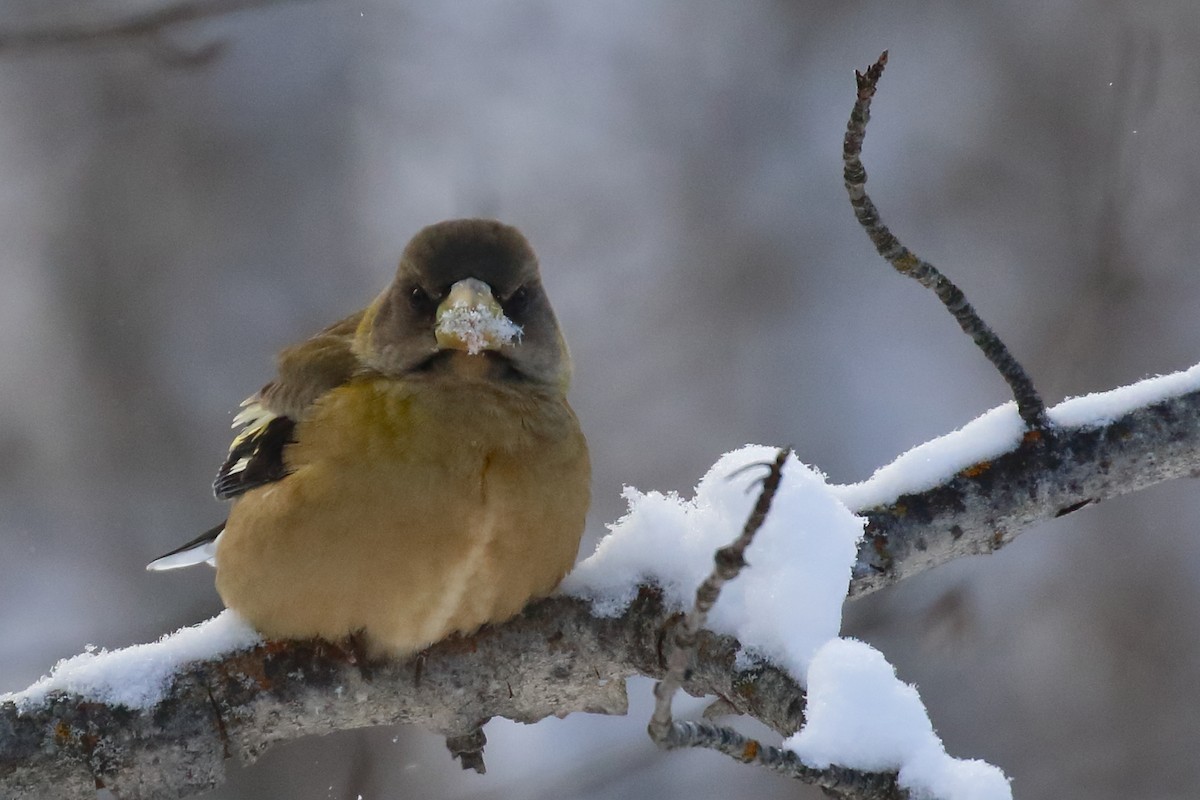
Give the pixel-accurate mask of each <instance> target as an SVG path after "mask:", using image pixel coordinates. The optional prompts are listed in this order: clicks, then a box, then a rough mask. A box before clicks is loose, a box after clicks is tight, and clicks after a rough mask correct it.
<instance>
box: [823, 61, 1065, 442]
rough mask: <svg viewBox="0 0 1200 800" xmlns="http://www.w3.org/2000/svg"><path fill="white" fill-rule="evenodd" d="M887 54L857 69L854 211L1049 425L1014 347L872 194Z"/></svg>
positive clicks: (848, 173) (1040, 425) (850, 180)
mask: <svg viewBox="0 0 1200 800" xmlns="http://www.w3.org/2000/svg"><path fill="white" fill-rule="evenodd" d="M887 55H888V54H887V51H886V50H885V51H884V52H883V54H882V55H881V56H879V60H878V61H876V62H875V63H874V64H872V65H871V66H870V67H868V68H867V71H866V73H862V72H857V71H856V72H855V73H854V76H855V78H856V80H857V81H858V99H857V101H856V102H855V103H854V110H853V111H851V112H850V122H849V124H848V125H847V126H846V138H845V140H844V141H843V145H842V161H843V163H844V164H845V170H844V173H843V174H844V176H845V180H846V192H847V193H848V194H849V195H850V205H851V206H852V207H853V209H854V216H855V217H856V218H857V219H858V223H859V224H860V225H862V227H863V229H864V230H865V231H866V232H867V236H869V237H870V238H871V243H872V244H874V245H875V249H876V250H877V251H878V252H879V255H881V256H883V257H884V258H885V259H887V261H888V263H890V264H891V265H892V266H893V267H895V269H896V271H897V272H899V273H900V274H902V275H907V276H909V277H910V278H913V279H914V280H916V281H917V282H918V283H920V284H921V285H922V286H924V287H925V288H927V289H931V290H933V292H934V293H935V294H936V295H937V296H938V299H939V300H941V301H942V304H943V305H945V306H946V308H947V309H948V310H949V311H950V313H951V314H952V315H953V316H954V319H955V320H956V321H957V322H958V324H959V327H961V328H962V329H963V332H964V333H966V334H967V335H968V336H970V337H971V340H972V341H973V342H975V345H976V346H977V347H978V348H979V349H980V350H982V351H983V354H984V355H985V356H987V359H988V361H990V362H992V366H994V367H995V368H996V369H997V370H999V372H1000V375H1001V376H1002V377H1003V378H1004V380H1005V381H1006V382H1007V383H1008V385H1009V388H1010V389H1012V393H1013V397H1015V398H1016V400H1017V410H1018V411H1019V412H1020V414H1021V419H1023V420H1024V421H1025V424H1026V425H1027V426H1029V427H1030V428H1031V429H1033V430H1038V431H1043V432H1046V431H1049V428H1050V419H1049V417H1047V416H1046V406H1045V404H1044V403H1043V402H1042V398H1041V397H1040V396H1039V395H1038V393H1037V390H1036V389H1035V388H1034V386H1033V381H1031V380H1030V378H1029V376H1028V375H1027V374H1026V372H1025V369H1024V368H1023V367H1022V366H1021V365H1020V363H1018V362H1017V360H1016V359H1015V358H1014V357H1013V355H1012V353H1010V352H1009V350H1008V347H1006V346H1005V344H1004V342H1002V341H1001V340H1000V337H998V336H997V335H996V334H995V332H993V331H992V329H991V328H990V327H988V325H987V323H986V322H984V321H983V319H982V318H980V316H979V314H978V313H977V312H976V311H975V309H974V308H972V307H971V304H970V303H968V302H967V298H966V296H965V295H963V293H962V290H961V289H959V288H958V287H957V286H955V285H954V283H953V282H951V281H950V279H949V278H947V277H946V276H945V275H943V274H942V273H941V272H940V271H938V269H937V268H936V267H934V266H933V265H932V264H930V263H929V262H928V261H925V260H924V259H922V258H918V257H917V255H916V254H915V253H913V252H912V251H911V250H909V249H908V248H907V247H905V246H904V245H902V244H901V243H900V240H899V239H897V238H896V236H895V235H894V234H893V233H892V232H891V231H890V230H889V229H888V227H887V226H886V225H885V224H884V223H883V220H882V219H880V216H879V210H878V209H877V208H876V207H875V204H874V203H873V202H872V201H871V198H870V197H868V196H867V190H866V184H867V171H866V169H865V168H864V167H863V163H862V160H861V158H860V156H861V154H862V143H863V137H864V136H865V135H866V130H867V122H869V121H870V118H871V99H872V98H874V96H875V87H876V85H877V84H878V83H879V79H880V78H881V77H882V76H883V68H884V67H885V66H886V65H887Z"/></svg>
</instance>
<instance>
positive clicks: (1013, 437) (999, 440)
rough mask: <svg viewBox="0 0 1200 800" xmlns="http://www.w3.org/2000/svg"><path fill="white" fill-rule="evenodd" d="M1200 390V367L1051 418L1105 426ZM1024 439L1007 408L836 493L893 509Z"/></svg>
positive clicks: (856, 503) (1012, 408) (1061, 407)
mask: <svg viewBox="0 0 1200 800" xmlns="http://www.w3.org/2000/svg"><path fill="white" fill-rule="evenodd" d="M1196 389H1200V364H1197V365H1196V366H1194V367H1192V368H1191V369H1187V370H1184V371H1182V372H1175V373H1172V374H1170V375H1159V376H1156V377H1153V378H1147V379H1145V380H1142V381H1138V382H1137V383H1134V384H1130V385H1129V386H1121V387H1118V388H1116V389H1112V390H1110V391H1107V392H1096V393H1094V394H1088V395H1084V396H1082V397H1073V398H1070V399H1068V400H1064V401H1063V402H1061V403H1059V404H1058V405H1057V406H1055V407H1054V408H1051V409H1049V411H1048V412H1047V413H1048V414H1049V416H1050V421H1051V422H1052V423H1054V424H1055V425H1057V426H1060V427H1063V428H1090V427H1096V426H1099V425H1105V424H1107V423H1109V422H1111V421H1112V420H1114V419H1116V418H1117V417H1120V416H1121V415H1123V414H1127V413H1129V412H1130V411H1132V410H1133V409H1135V408H1138V407H1139V406H1145V405H1150V404H1153V403H1156V402H1159V401H1162V400H1165V399H1167V398H1169V397H1176V396H1178V395H1181V394H1185V393H1187V392H1191V391H1195V390H1196ZM1024 433H1025V426H1024V423H1023V422H1022V421H1021V418H1020V416H1018V414H1017V404H1016V403H1014V402H1008V403H1005V404H1004V405H1002V406H998V407H996V408H993V409H992V410H990V411H987V412H985V413H983V414H982V415H980V416H979V417H976V418H975V419H974V420H972V421H971V422H969V423H967V424H966V425H964V426H963V427H961V428H959V429H958V430H956V431H954V432H953V433H948V434H946V435H945V436H939V437H938V438H936V439H931V440H930V441H928V442H925V443H923V444H919V445H917V446H916V447H914V448H912V449H911V450H909V451H907V452H905V453H902V454H901V455H900V456H898V457H897V458H896V460H894V461H892V463H890V464H888V465H886V466H883V467H880V468H879V469H878V470H876V471H875V474H874V475H872V476H871V477H870V478H868V479H867V480H865V481H861V482H859V483H851V484H847V485H844V486H835V487H833V492H834V494H836V495H837V497H838V498H839V499H840V500H841V501H842V502H843V503H845V504H846V505H847V506H849V507H850V508H853V509H856V510H863V509H868V508H872V507H874V506H878V505H882V504H884V503H890V502H891V501H893V500H895V499H896V498H897V497H899V496H900V495H902V494H912V493H916V492H923V491H925V490H926V489H931V488H933V487H934V486H937V485H938V484H939V483H942V482H943V481H945V480H946V479H947V478H949V477H950V476H952V475H954V474H955V473H956V472H958V471H959V470H962V469H965V468H966V467H969V466H971V465H972V464H976V463H978V462H980V461H986V460H987V459H990V458H994V457H995V456H998V455H1000V454H1001V453H1004V452H1007V451H1008V450H1011V449H1013V448H1014V447H1016V446H1017V445H1018V444H1019V443H1020V441H1021V437H1022V435H1024Z"/></svg>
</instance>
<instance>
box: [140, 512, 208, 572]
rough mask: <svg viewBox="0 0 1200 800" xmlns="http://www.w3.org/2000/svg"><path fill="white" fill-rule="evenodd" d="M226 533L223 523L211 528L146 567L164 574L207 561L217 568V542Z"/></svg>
mask: <svg viewBox="0 0 1200 800" xmlns="http://www.w3.org/2000/svg"><path fill="white" fill-rule="evenodd" d="M224 532H225V523H224V522H222V523H221V524H220V525H217V526H215V527H213V528H209V529H208V530H206V531H205V532H204V533H202V534H200V535H199V536H197V537H196V538H195V539H192V540H191V541H190V542H188V543H187V544H185V545H182V546H181V547H176V548H175V549H174V550H172V551H171V552H169V553H164V554H163V555H161V556H159V557H158V558H156V559H154V560H153V561H151V562H150V563H149V564H147V565H146V569H147V570H149V571H150V572H162V571H164V570H168V569H179V568H181V567H190V566H192V565H193V564H200V563H202V562H205V561H207V562H208V563H209V564H210V565H214V566H215V564H216V561H215V559H216V555H217V540H219V539H220V538H221V534H222V533H224Z"/></svg>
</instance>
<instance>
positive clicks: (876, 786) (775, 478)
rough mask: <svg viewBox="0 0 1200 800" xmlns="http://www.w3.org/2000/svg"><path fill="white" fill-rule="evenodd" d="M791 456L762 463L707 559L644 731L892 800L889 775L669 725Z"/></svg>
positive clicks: (708, 727) (831, 787) (666, 744)
mask: <svg viewBox="0 0 1200 800" xmlns="http://www.w3.org/2000/svg"><path fill="white" fill-rule="evenodd" d="M791 453H792V449H791V448H790V447H784V448H782V449H780V451H779V454H778V455H777V456H776V457H775V460H774V461H773V462H772V463H771V464H769V465H768V464H762V465H761V466H765V467H769V468H770V471H769V472H768V473H767V475H766V477H765V478H763V480H762V489H761V491H760V492H759V495H758V501H757V502H756V503H755V504H754V508H753V510H751V512H750V515H749V517H747V519H746V524H745V526H743V528H742V533H741V535H740V536H738V538H737V539H735V540H734V541H733V542H731V543H730V544H728V545H726V546H725V547H722V548H720V549H719V550H717V552H716V554H715V555H714V556H713V562H714V563H713V571H712V573H710V574H709V576H708V577H707V578H705V579H704V582H703V583H701V584H700V587H699V588H698V589H696V602H695V605H694V606H693V607H692V609H691V611H689V612H688V614H687V616H686V617H684V619H683V621H682V622H680V623H679V624H678V625H677V626H676V627H675V630H674V634H673V635H672V636H671V637H670V638H669V643H668V647H669V653H668V655H667V670H666V674H665V675H664V676H663V678H662V680H660V681H659V682H658V683H657V684H655V686H654V713H653V714H652V715H651V717H650V723H649V725H647V731H648V732H649V734H650V738H651V739H653V740H654V742H655V744H657V745H658V746H659V747H662V748H663V749H667V750H672V749H677V748H682V747H704V748H707V749H710V750H716V751H718V752H721V753H724V754H725V755H727V756H729V757H731V758H734V759H737V760H738V761H741V762H743V763H747V764H751V763H752V764H758V765H759V766H763V767H767V768H768V769H771V770H774V771H775V772H779V773H781V774H783V775H787V776H788V777H791V778H796V779H799V780H801V781H804V782H805V783H809V784H812V785H814V786H819V787H821V788H822V789H824V790H826V791H827V792H829V793H831V794H834V795H840V796H852V797H854V798H856V800H858V799H859V798H870V800H885V799H886V800H898V799H900V798H906V797H907V796H908V795H907V792H905V791H904V790H902V789H900V788H899V787H898V786H897V785H896V775H895V773H876V772H863V771H860V770H853V769H846V768H843V767H837V766H830V767H827V768H825V769H817V768H814V767H809V766H807V765H805V764H804V763H803V762H802V761H800V759H799V757H797V756H796V754H795V753H792V752H790V751H788V750H782V749H780V748H778V747H772V746H770V745H764V744H762V743H761V742H759V741H758V740H757V739H752V738H750V737H748V736H743V735H742V734H740V733H738V732H737V731H735V730H733V729H732V728H728V727H724V726H721V725H714V724H713V723H711V722H693V721H675V720H674V719H673V718H672V715H671V700H672V699H673V698H674V696H675V692H676V691H678V690H679V689H680V687H682V686H683V684H684V683H685V682H687V680H688V678H689V672H690V670H691V663H692V660H693V658H694V657H695V655H696V654H695V649H696V640H697V638H698V636H699V634H700V631H701V630H702V629H703V628H704V625H705V623H706V621H707V619H708V613H709V611H711V610H712V607H713V605H715V604H716V602H717V598H718V597H720V595H721V589H722V588H723V587H724V586H725V584H726V583H728V582H729V581H731V580H733V579H734V578H736V577H737V576H738V574H739V573H740V572H741V570H742V567H744V566H746V559H745V553H746V548H747V547H749V546H750V543H751V542H752V541H754V536H755V534H756V533H758V530H759V528H761V527H762V524H763V522H764V521H765V520H766V518H767V513H768V512H769V511H770V510H771V502H772V501H773V500H774V499H775V494H776V493H777V492H778V491H779V485H780V483H781V481H782V480H783V465H784V464H785V463H787V459H788V456H790V455H791Z"/></svg>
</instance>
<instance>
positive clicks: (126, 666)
mask: <svg viewBox="0 0 1200 800" xmlns="http://www.w3.org/2000/svg"><path fill="white" fill-rule="evenodd" d="M260 641H261V638H260V637H259V635H258V634H257V633H255V631H254V629H253V628H251V627H250V626H249V625H248V624H246V622H245V621H243V620H242V619H241V618H240V617H238V616H237V615H236V614H234V613H233V612H232V611H228V610H226V611H222V612H221V613H220V614H218V615H217V616H215V617H213V618H212V619H210V620H206V621H204V622H201V623H200V624H199V625H193V626H191V627H189V628H181V629H179V630H177V631H175V632H174V633H169V634H167V635H165V636H163V637H162V638H161V639H159V640H158V641H157V642H154V643H153V644H138V645H133V646H132V647H126V648H124V649H121V650H113V651H111V652H110V651H107V650H103V649H101V650H96V649H95V648H93V647H91V646H90V645H89V647H88V649H87V651H86V652H83V653H80V654H79V655H77V656H72V657H71V658H64V659H63V660H62V661H59V662H58V663H57V664H55V665H54V669H52V670H51V671H50V674H49V675H47V676H46V677H44V678H42V679H41V680H39V681H38V682H37V683H35V684H33V685H32V686H30V687H29V688H28V689H25V690H23V691H20V692H14V693H11V694H0V703H3V702H13V703H16V705H17V708H18V709H25V708H29V707H31V706H36V705H39V704H41V703H43V702H45V700H46V697H47V695H48V694H49V693H50V692H54V691H61V692H67V693H71V694H78V695H79V696H80V697H82V698H84V699H86V700H94V701H96V702H99V703H108V704H112V705H122V706H127V707H128V708H149V707H151V706H153V705H155V704H156V703H157V702H158V701H159V700H160V699H162V696H163V694H164V693H165V692H166V691H167V689H168V688H170V684H171V679H172V677H173V676H174V674H175V673H176V672H178V671H179V669H180V667H181V666H183V665H184V664H187V663H189V662H192V661H201V660H204V659H209V658H212V657H213V656H216V655H220V654H222V653H231V652H234V651H236V650H244V649H246V648H249V647H253V646H254V645H256V644H258V643H259V642H260Z"/></svg>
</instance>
